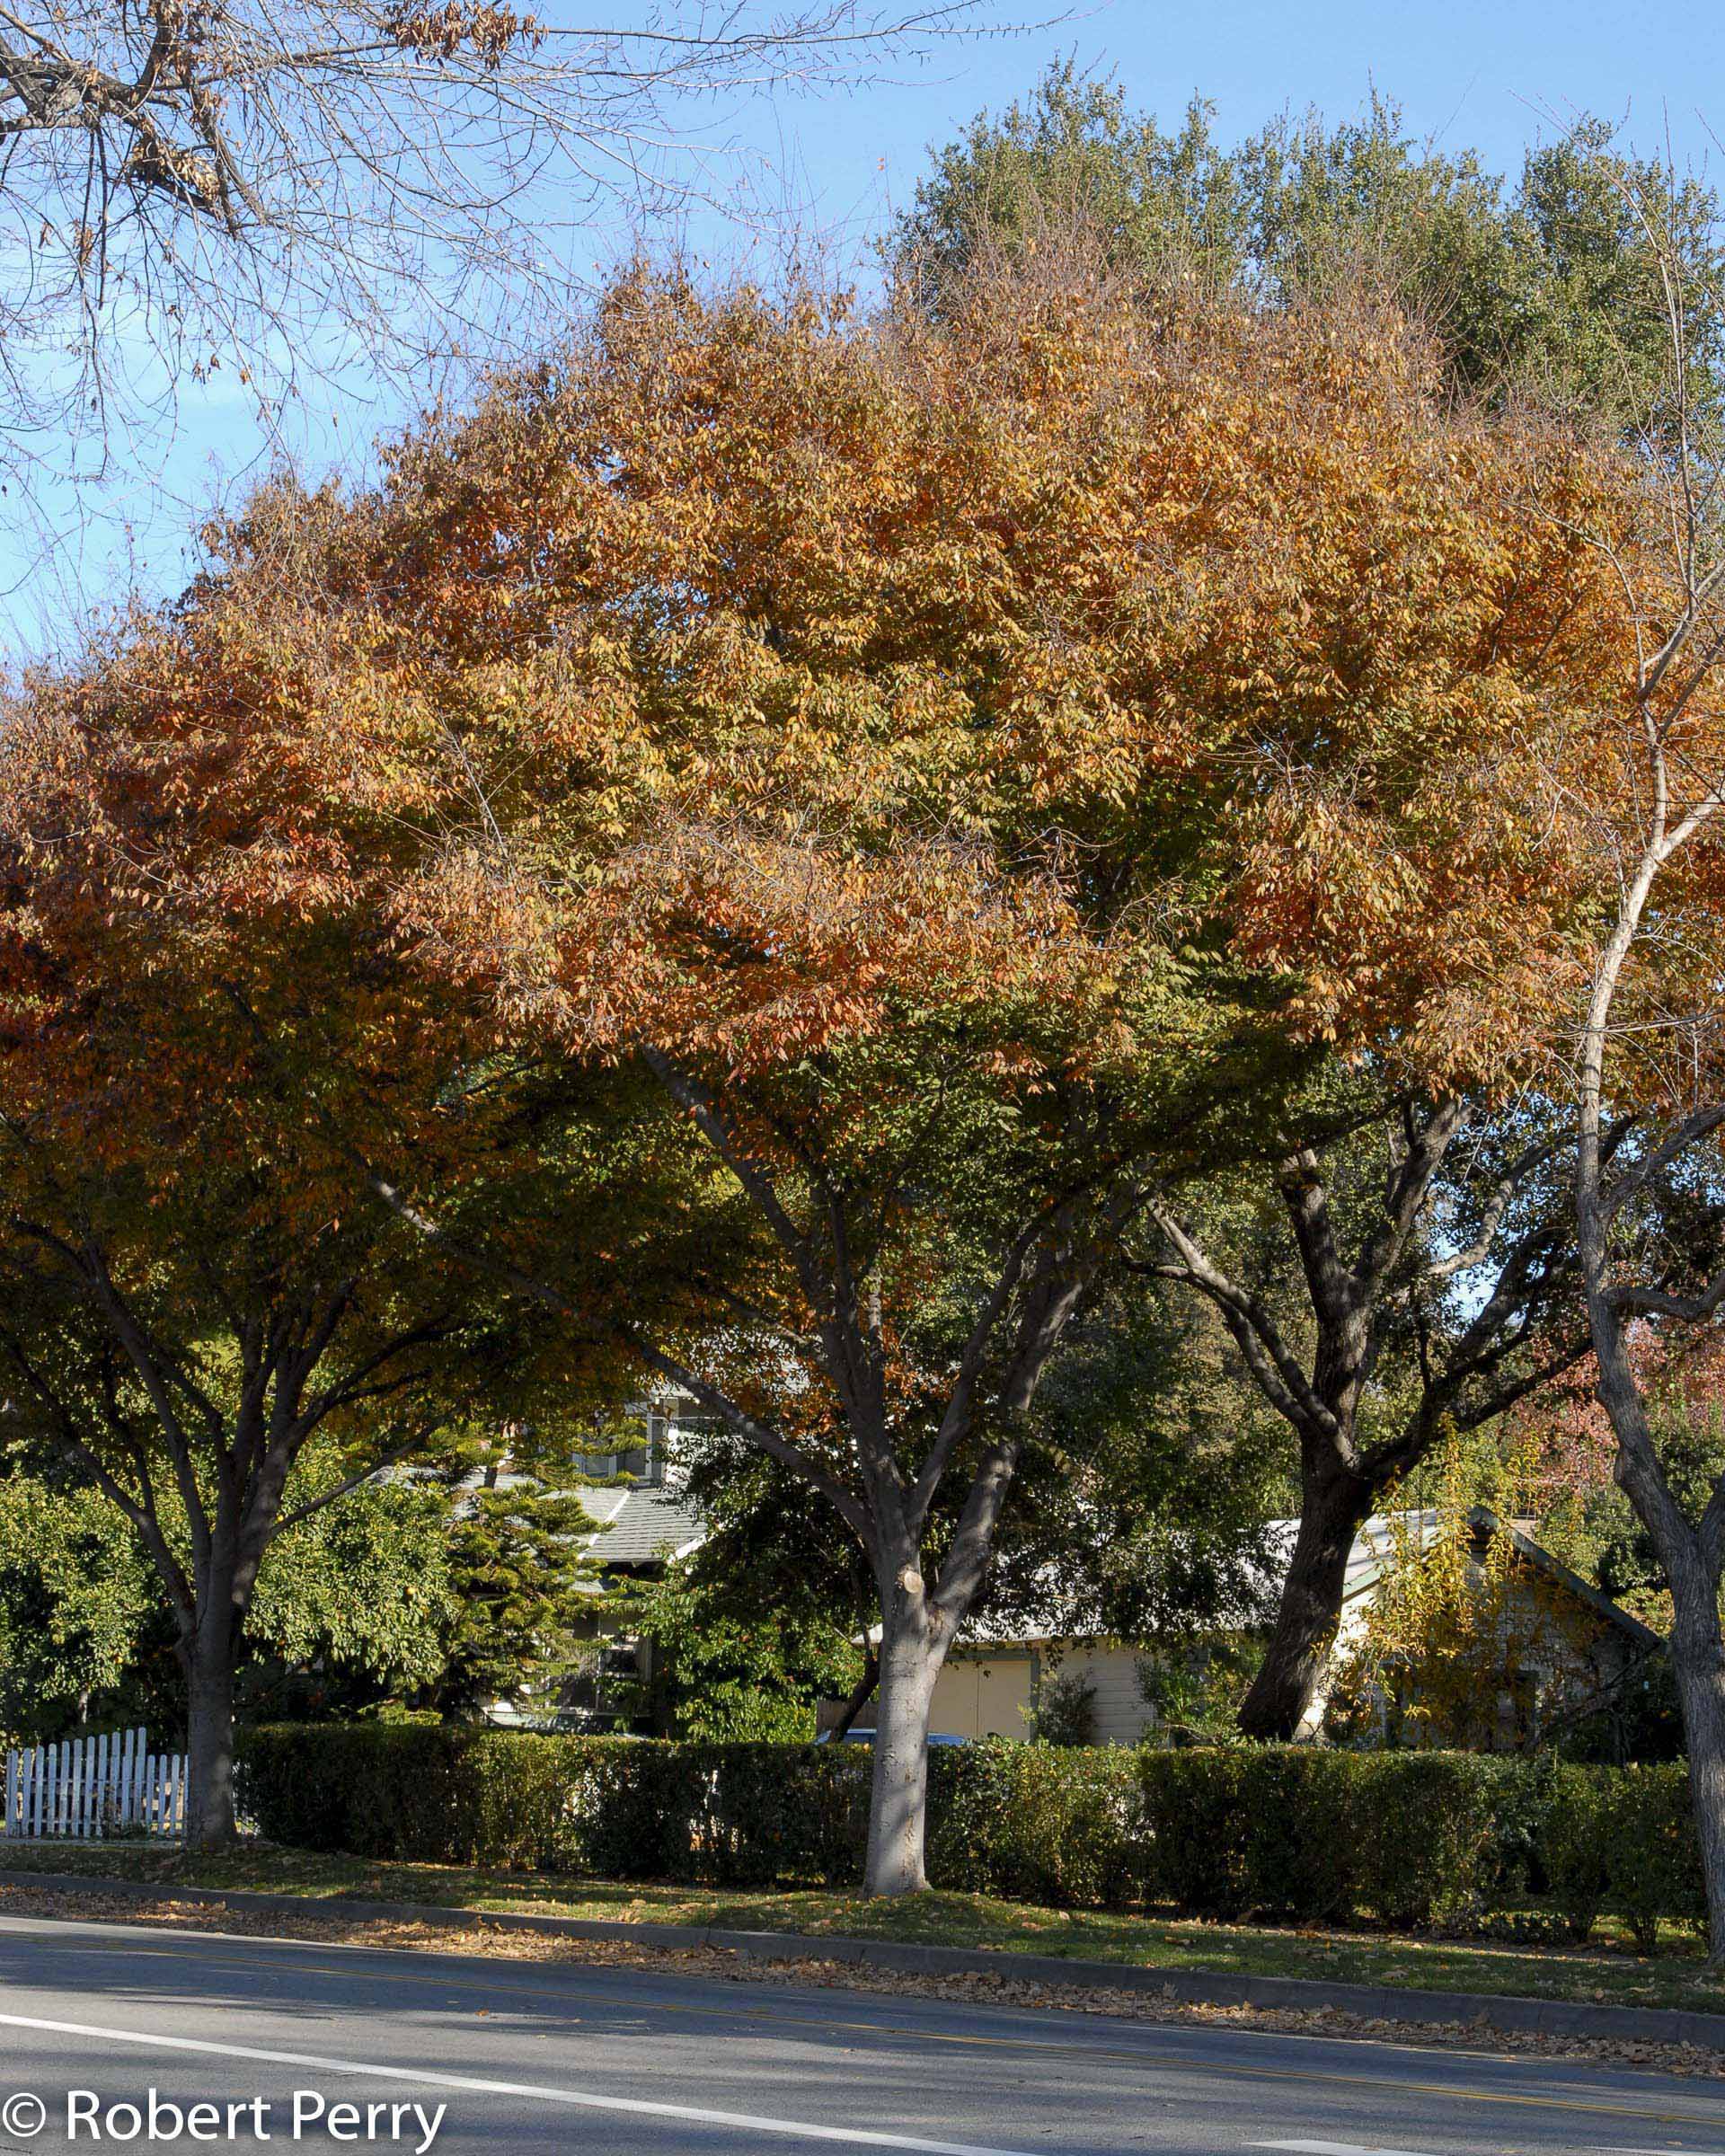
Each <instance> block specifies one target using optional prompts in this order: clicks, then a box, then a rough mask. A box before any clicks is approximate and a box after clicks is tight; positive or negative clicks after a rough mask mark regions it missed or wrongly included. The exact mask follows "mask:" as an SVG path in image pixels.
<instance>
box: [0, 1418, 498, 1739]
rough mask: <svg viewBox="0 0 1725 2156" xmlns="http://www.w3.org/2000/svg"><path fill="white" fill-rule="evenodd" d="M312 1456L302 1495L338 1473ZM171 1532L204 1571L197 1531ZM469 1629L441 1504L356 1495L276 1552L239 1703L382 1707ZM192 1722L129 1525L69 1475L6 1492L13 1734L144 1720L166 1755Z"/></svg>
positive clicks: (156, 1593)
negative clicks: (460, 1612)
mask: <svg viewBox="0 0 1725 2156" xmlns="http://www.w3.org/2000/svg"><path fill="white" fill-rule="evenodd" d="M313 1449H314V1459H313V1460H312V1461H311V1462H305V1463H302V1466H301V1468H300V1470H299V1471H298V1476H297V1478H296V1481H297V1483H298V1484H299V1485H305V1484H309V1485H310V1490H309V1492H305V1493H304V1494H314V1493H315V1489H316V1488H317V1486H318V1482H319V1480H320V1475H321V1477H322V1479H323V1480H327V1479H328V1478H329V1476H330V1475H331V1473H332V1472H339V1468H338V1467H337V1465H336V1463H335V1462H332V1461H330V1460H329V1459H328V1457H327V1456H325V1457H323V1460H322V1461H321V1462H319V1460H318V1459H317V1458H316V1457H315V1454H316V1451H317V1448H315V1447H314V1448H313ZM301 1494H303V1493H302V1489H301V1488H300V1487H296V1489H295V1490H294V1492H293V1496H294V1498H298V1497H299V1496H300V1495H301ZM164 1509H165V1510H166V1511H167V1512H168V1513H169V1515H172V1512H173V1500H172V1498H170V1499H169V1501H168V1504H167V1506H166V1507H165V1508H164ZM168 1533H169V1538H170V1540H171V1542H172V1543H173V1547H174V1548H175V1550H176V1551H177V1552H179V1553H180V1554H181V1561H182V1562H183V1563H184V1564H185V1565H186V1567H187V1568H190V1554H189V1546H190V1535H189V1533H188V1532H187V1530H186V1527H185V1524H184V1523H183V1521H179V1520H173V1519H172V1517H170V1521H169V1525H168ZM455 1616H456V1604H455V1599H454V1595H453V1594H452V1591H451V1583H450V1579H449V1577H448V1572H447V1562H446V1554H445V1535H444V1518H443V1512H442V1507H441V1506H440V1505H439V1504H438V1502H437V1501H436V1500H435V1498H432V1499H428V1497H427V1496H426V1495H425V1494H423V1493H420V1492H418V1491H415V1490H412V1489H407V1488H405V1487H403V1486H402V1485H400V1484H390V1483H382V1484H374V1485H370V1486H368V1487H367V1488H364V1489H358V1490H356V1491H354V1492H352V1493H351V1494H350V1495H349V1497H348V1498H345V1499H344V1500H343V1501H342V1503H341V1504H340V1505H338V1506H332V1507H329V1508H327V1509H326V1510H324V1511H322V1512H317V1513H314V1514H313V1515H311V1516H310V1517H308V1518H307V1519H306V1520H305V1521H304V1522H303V1523H302V1524H300V1525H299V1526H297V1527H296V1528H295V1529H294V1530H293V1531H292V1532H291V1533H288V1534H286V1535H284V1536H282V1537H281V1538H280V1540H279V1542H277V1543H276V1544H275V1545H274V1547H273V1548H272V1551H271V1553H270V1562H269V1563H268V1564H267V1565H266V1566H265V1567H264V1568H262V1570H261V1573H260V1576H259V1582H258V1587H257V1591H256V1593H255V1594H254V1595H253V1596H252V1603H251V1606H250V1607H249V1608H248V1610H247V1612H246V1614H245V1620H244V1625H243V1633H242V1637H241V1641H240V1645H239V1647H238V1649H237V1650H236V1654H235V1676H234V1683H235V1696H236V1699H237V1700H238V1701H239V1702H240V1704H241V1705H242V1706H243V1708H244V1710H247V1711H249V1712H251V1713H252V1714H260V1715H277V1716H281V1715H292V1716H296V1717H298V1716H309V1715H317V1714H327V1713H330V1712H332V1711H338V1710H340V1711H346V1712H354V1711H358V1710H364V1709H366V1708H368V1707H373V1706H376V1704H378V1703H379V1702H381V1701H385V1700H388V1699H390V1698H392V1697H399V1696H401V1695H402V1693H403V1691H404V1690H406V1689H408V1688H411V1687H412V1686H414V1685H417V1684H419V1683H423V1682H424V1681H425V1680H426V1679H427V1678H428V1677H429V1675H430V1674H432V1673H434V1672H435V1671H436V1670H437V1669H438V1667H439V1666H440V1665H441V1660H442V1657H443V1654H444V1651H445V1641H446V1639H447V1635H448V1633H449V1630H450V1629H451V1627H452V1624H453V1622H454V1621H455ZM185 1715H186V1699H185V1673H184V1671H183V1669H182V1668H181V1665H180V1661H179V1658H178V1657H177V1656H176V1653H175V1625H174V1621H173V1608H172V1605H171V1604H169V1603H168V1602H167V1600H166V1598H165V1597H164V1595H163V1592H162V1586H161V1582H160V1580H159V1578H158V1577H157V1576H156V1573H155V1569H154V1568H153V1567H152V1565H151V1563H150V1560H149V1558H148V1556H147V1554H146V1551H145V1550H144V1549H143V1547H142V1546H141V1544H140V1542H139V1541H138V1539H137V1535H136V1533H134V1531H133V1529H132V1527H131V1526H130V1524H129V1523H128V1521H127V1519H126V1518H125V1516H124V1515H123V1514H122V1513H121V1512H120V1511H119V1508H118V1507H115V1506H114V1505H112V1504H111V1503H110V1502H109V1500H108V1499H107V1498H105V1497H104V1496H103V1495H102V1492H101V1491H100V1490H97V1489H89V1488H86V1487H83V1486H80V1485H78V1484H76V1483H70V1484H68V1483H67V1482H66V1480H65V1479H64V1477H62V1478H61V1480H59V1481H58V1482H54V1481H49V1480H44V1479H42V1478H40V1477H38V1476H35V1475H31V1474H29V1473H27V1472H22V1471H20V1472H14V1473H13V1474H11V1475H9V1476H7V1477H6V1478H5V1479H4V1480H0V1730H4V1731H5V1732H7V1733H8V1734H10V1735H11V1736H15V1737H18V1736H21V1737H22V1738H24V1739H25V1740H27V1741H29V1742H32V1743H33V1742H41V1741H47V1740H52V1739H54V1738H57V1737H60V1736H66V1735H67V1734H68V1733H70V1732H71V1731H73V1730H75V1729H78V1728H83V1727H117V1726H120V1725H129V1724H131V1723H133V1722H139V1723H142V1724H144V1725H145V1726H146V1727H148V1728H149V1729H150V1730H151V1731H152V1732H153V1733H154V1734H155V1736H157V1737H158V1738H159V1739H160V1740H161V1741H164V1742H165V1741H167V1740H168V1739H169V1737H170V1736H171V1733H172V1732H173V1731H174V1730H177V1729H179V1728H181V1727H183V1726H184V1722H185Z"/></svg>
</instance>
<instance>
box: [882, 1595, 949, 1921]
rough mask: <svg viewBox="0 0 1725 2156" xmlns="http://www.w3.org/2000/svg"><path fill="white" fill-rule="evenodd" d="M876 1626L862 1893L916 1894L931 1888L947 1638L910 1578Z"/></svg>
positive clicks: (886, 1600) (886, 1603)
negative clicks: (937, 1716)
mask: <svg viewBox="0 0 1725 2156" xmlns="http://www.w3.org/2000/svg"><path fill="white" fill-rule="evenodd" d="M913 1583H914V1584H913ZM881 1619H882V1621H881V1640H880V1682H879V1685H878V1687H877V1693H878V1696H877V1699H876V1704H875V1725H874V1775H873V1780H872V1784H871V1791H870V1801H869V1842H868V1855H867V1860H866V1862H865V1864H864V1867H863V1874H862V1891H863V1892H864V1893H865V1894H872V1895H900V1894H917V1893H920V1892H921V1891H922V1890H923V1889H924V1887H925V1886H927V1885H928V1872H927V1864H926V1853H927V1851H926V1844H927V1819H928V1717H929V1709H930V1706H931V1704H932V1702H933V1696H934V1680H935V1679H936V1677H938V1676H939V1674H940V1672H941V1665H942V1662H943V1661H944V1660H945V1659H946V1647H947V1643H948V1641H949V1639H950V1637H951V1634H950V1631H949V1630H948V1628H947V1627H946V1626H945V1625H944V1624H942V1621H940V1619H939V1616H938V1614H937V1613H933V1612H931V1611H930V1609H929V1606H928V1603H927V1599H926V1597H925V1596H924V1592H923V1587H922V1582H921V1579H920V1577H916V1575H914V1574H913V1575H911V1576H910V1577H909V1578H908V1579H900V1580H898V1581H895V1582H893V1583H891V1584H890V1586H889V1590H888V1591H887V1592H886V1593H884V1594H883V1595H882V1597H881Z"/></svg>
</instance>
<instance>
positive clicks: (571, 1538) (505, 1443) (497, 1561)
mask: <svg viewBox="0 0 1725 2156" xmlns="http://www.w3.org/2000/svg"><path fill="white" fill-rule="evenodd" d="M505 1477H508V1478H509V1480H507V1481H505V1480H503V1479H504V1478H505ZM580 1480H581V1478H580V1477H579V1475H577V1474H574V1473H572V1472H571V1470H570V1464H569V1454H568V1446H567V1444H564V1445H547V1444H546V1443H545V1442H544V1433H543V1432H537V1433H534V1432H522V1431H518V1430H516V1431H510V1432H507V1433H503V1434H500V1435H499V1436H494V1437H487V1438H482V1439H481V1440H479V1441H478V1445H477V1447H476V1448H475V1447H474V1446H473V1445H465V1446H462V1447H459V1448H458V1449H457V1450H456V1453H455V1456H454V1459H453V1461H452V1462H451V1463H449V1464H448V1465H446V1466H445V1467H444V1468H443V1469H442V1470H441V1471H440V1475H439V1478H438V1498H439V1500H440V1504H441V1507H442V1511H441V1541H442V1545H443V1548H442V1561H443V1563H444V1565H445V1566H446V1568H447V1573H448V1578H449V1587H450V1621H449V1622H448V1624H447V1627H446V1629H445V1632H444V1636H443V1639H442V1640H441V1642H440V1654H439V1659H438V1668H437V1670H436V1673H435V1674H434V1675H433V1676H432V1677H431V1678H430V1680H429V1682H428V1683H424V1684H422V1685H421V1686H420V1688H419V1689H418V1690H417V1692H415V1693H414V1700H415V1703H416V1704H417V1705H419V1706H421V1707H428V1708H435V1709H436V1710H437V1711H438V1713H439V1714H440V1715H442V1716H443V1717H444V1718H445V1719H448V1720H470V1719H473V1718H474V1717H475V1716H477V1715H479V1714H481V1713H482V1711H483V1710H485V1709H486V1708H487V1707H489V1706H491V1705H493V1704H496V1703H503V1704H507V1705H510V1706H516V1707H522V1708H526V1709H528V1710H533V1709H535V1708H537V1709H538V1710H541V1711H544V1710H546V1709H548V1708H549V1707H550V1706H551V1705H553V1703H554V1701H555V1699H556V1695H557V1692H558V1688H559V1686H560V1684H561V1683H562V1680H563V1679H565V1678H566V1677H568V1676H569V1675H570V1674H571V1673H572V1672H573V1671H574V1669H575V1668H576V1666H577V1665H578V1664H579V1660H580V1658H581V1655H582V1652H583V1648H582V1643H581V1638H580V1619H581V1618H582V1616H583V1615H585V1614H587V1613H588V1611H589V1610H590V1608H591V1606H592V1604H593V1602H594V1599H595V1597H596V1595H597V1582H598V1574H599V1570H600V1567H601V1564H602V1561H603V1536H602V1535H600V1537H599V1540H600V1553H599V1555H597V1556H592V1555H589V1554H588V1542H589V1541H590V1540H591V1539H592V1538H593V1537H594V1535H595V1533H597V1525H596V1523H595V1521H594V1519H593V1518H592V1516H591V1515H590V1514H589V1512H588V1508H587V1507H586V1505H585V1504H584V1503H583V1501H582V1498H581V1495H580V1489H579V1482H580Z"/></svg>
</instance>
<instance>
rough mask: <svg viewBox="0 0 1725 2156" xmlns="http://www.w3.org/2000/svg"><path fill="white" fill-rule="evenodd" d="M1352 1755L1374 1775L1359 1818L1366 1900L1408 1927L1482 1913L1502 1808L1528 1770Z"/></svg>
mask: <svg viewBox="0 0 1725 2156" xmlns="http://www.w3.org/2000/svg"><path fill="white" fill-rule="evenodd" d="M1338 1756H1342V1755H1340V1754H1339V1755H1338ZM1353 1756H1354V1757H1355V1758H1357V1759H1358V1762H1359V1764H1360V1766H1361V1767H1362V1768H1363V1769H1364V1770H1365V1771H1364V1772H1361V1773H1360V1774H1359V1775H1358V1780H1357V1783H1356V1786H1355V1792H1354V1798H1355V1802H1354V1812H1353V1820H1354V1832H1355V1836H1356V1840H1355V1852H1354V1853H1355V1860H1356V1862H1357V1864H1358V1882H1359V1898H1360V1900H1361V1901H1362V1902H1363V1903H1364V1904H1365V1905H1366V1906H1367V1908H1368V1909H1370V1910H1371V1911H1372V1912H1373V1913H1374V1914H1375V1915H1376V1916H1377V1917H1378V1918H1379V1920H1380V1921H1381V1922H1384V1923H1386V1924H1392V1925H1395V1926H1401V1927H1405V1926H1418V1925H1422V1924H1429V1922H1431V1920H1432V1918H1433V1917H1434V1916H1438V1915H1448V1914H1451V1913H1460V1912H1463V1911H1466V1910H1468V1909H1470V1908H1477V1907H1478V1906H1479V1905H1480V1904H1482V1902H1483V1900H1484V1898H1485V1893H1486V1889H1487V1888H1488V1887H1489V1886H1490V1885H1491V1879H1492V1872H1493V1868H1494V1859H1495V1857H1496V1853H1497V1849H1498V1811H1499V1804H1500V1803H1501V1801H1502V1799H1503V1798H1504V1797H1505V1795H1506V1794H1507V1793H1508V1790H1509V1789H1510V1788H1511V1787H1512V1786H1513V1783H1514V1780H1515V1778H1516V1776H1517V1773H1518V1772H1519V1773H1522V1774H1525V1773H1526V1772H1527V1768H1526V1763H1524V1762H1520V1761H1515V1760H1505V1759H1491V1758H1486V1757H1482V1756H1480V1755H1476V1754H1473V1753H1468V1752H1377V1753H1369V1754H1354V1755H1353Z"/></svg>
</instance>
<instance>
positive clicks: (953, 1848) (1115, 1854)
mask: <svg viewBox="0 0 1725 2156" xmlns="http://www.w3.org/2000/svg"><path fill="white" fill-rule="evenodd" d="M1137 1808H1138V1807H1137V1761H1136V1758H1135V1756H1134V1754H1132V1753H1130V1752H1128V1751H1125V1750H1123V1749H1120V1748H1118V1747H1116V1748H1112V1749H1110V1748H1106V1747H1104V1748H1102V1749H1100V1750H1078V1749H1070V1748H1067V1747H1065V1746H1059V1745H1025V1744H1015V1743H1013V1741H1012V1740H1011V1739H1009V1738H1006V1737H987V1738H985V1739H984V1740H983V1741H982V1742H981V1743H980V1744H975V1745H962V1746H954V1747H952V1748H951V1749H942V1750H939V1751H936V1752H933V1753H932V1754H930V1756H929V1814H930V1834H929V1852H928V1869H929V1878H930V1880H931V1881H932V1883H933V1885H934V1886H946V1887H951V1888H953V1889H954V1890H955V1891H960V1892H969V1893H974V1894H997V1895H1004V1896H1005V1897H1006V1898H1007V1899H1008V1900H1012V1901H1022V1902H1041V1903H1043V1904H1046V1905H1047V1906H1048V1907H1049V1908H1053V1909H1075V1908H1120V1907H1123V1906H1128V1905H1130V1904H1133V1903H1135V1902H1137V1901H1139V1900H1141V1899H1142V1898H1143V1878H1142V1852H1143V1847H1144V1842H1143V1836H1142V1834H1141V1833H1140V1831H1139V1827H1138V1818H1137Z"/></svg>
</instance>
